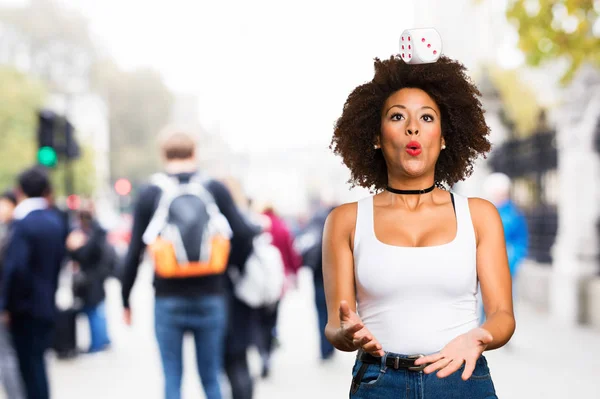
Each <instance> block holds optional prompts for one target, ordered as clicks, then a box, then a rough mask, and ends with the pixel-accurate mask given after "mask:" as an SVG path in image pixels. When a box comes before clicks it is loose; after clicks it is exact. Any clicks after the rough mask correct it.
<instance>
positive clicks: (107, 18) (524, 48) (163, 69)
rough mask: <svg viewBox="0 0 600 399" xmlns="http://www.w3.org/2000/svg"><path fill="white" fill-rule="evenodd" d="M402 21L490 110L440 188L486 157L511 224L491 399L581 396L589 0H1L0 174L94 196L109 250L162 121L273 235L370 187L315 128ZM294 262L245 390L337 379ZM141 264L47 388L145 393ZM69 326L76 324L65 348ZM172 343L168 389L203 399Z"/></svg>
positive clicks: (597, 296) (591, 163) (598, 13)
mask: <svg viewBox="0 0 600 399" xmlns="http://www.w3.org/2000/svg"><path fill="white" fill-rule="evenodd" d="M412 27H435V28H436V29H437V30H438V31H439V32H440V34H441V36H442V39H443V44H444V50H443V53H444V54H445V55H447V56H449V57H451V58H455V59H458V60H460V61H461V62H463V63H464V64H465V65H466V67H467V68H468V70H469V74H470V76H472V78H473V80H474V81H475V82H476V83H477V85H478V86H479V88H480V90H481V92H482V103H483V104H484V107H485V109H486V117H487V120H488V124H489V126H490V127H491V141H492V144H493V150H492V152H491V154H490V155H489V157H488V158H487V159H480V160H479V161H478V163H477V165H476V167H475V172H474V173H473V175H472V176H471V177H470V178H469V179H468V180H466V181H464V182H461V183H459V184H457V185H456V186H455V187H454V188H453V189H454V191H456V192H458V193H461V194H463V195H468V196H484V195H485V193H484V191H483V185H484V181H485V179H486V177H487V176H488V175H489V174H491V173H493V172H501V173H504V174H506V175H507V176H509V177H510V178H511V180H512V190H511V198H512V200H513V201H514V203H515V204H516V205H517V206H518V207H519V208H520V209H521V211H522V212H523V214H524V216H525V218H526V221H527V227H528V231H529V247H528V256H527V259H526V260H525V261H524V262H523V265H522V267H521V270H520V271H519V275H518V279H516V283H517V286H516V287H517V288H516V290H515V291H516V295H517V299H516V312H517V313H516V314H517V332H516V334H515V337H514V339H513V341H512V343H511V345H510V346H509V347H508V348H503V349H500V350H498V351H494V352H491V353H489V355H488V360H489V362H490V367H491V369H492V374H493V376H494V379H495V384H496V388H497V391H498V395H499V397H502V398H534V397H536V398H537V397H540V398H542V397H543V398H555V397H556V398H558V397H564V396H565V395H567V394H570V395H572V396H574V397H575V396H577V397H587V398H592V397H600V385H599V384H598V382H597V376H598V375H599V374H600V359H599V358H598V354H600V238H599V237H600V1H599V0H562V1H561V0H479V1H476V0H453V1H445V0H444V1H442V0H414V1H411V0H395V1H391V0H390V1H388V0H380V1H370V2H364V1H348V0H346V1H341V0H340V1H338V0H335V1H333V0H332V1H326V2H324V1H314V0H308V1H303V2H282V1H274V0H273V1H270V0H255V1H252V2H247V1H237V0H229V1H219V2H217V1H195V2H191V1H184V0H171V1H168V2H166V1H152V2H150V1H141V0H120V1H116V0H105V1H92V0H30V1H20V0H0V137H1V138H2V145H1V146H0V190H4V189H8V188H11V187H12V186H14V182H15V177H16V176H17V174H18V173H19V172H20V171H21V170H23V169H24V168H26V167H29V166H31V165H33V164H36V163H37V164H41V165H43V166H45V167H47V168H48V169H49V170H50V173H51V176H52V181H53V185H54V189H55V197H56V201H57V204H58V205H59V207H61V208H62V209H65V210H67V209H70V210H72V211H76V210H77V209H78V208H79V207H81V204H82V203H85V202H86V201H89V200H93V202H94V204H95V206H94V208H95V212H96V216H97V218H98V220H99V221H100V223H101V224H102V225H103V226H104V227H105V228H106V229H107V230H109V240H110V242H111V243H112V244H113V245H114V246H115V247H116V248H117V251H118V253H119V254H123V253H124V251H125V250H126V248H127V244H128V235H129V233H130V228H131V211H132V205H133V200H134V199H135V195H136V192H137V190H138V189H139V187H140V186H141V185H142V184H144V183H145V182H146V181H147V178H148V176H149V175H150V174H152V173H154V172H157V171H159V170H160V169H161V163H160V158H159V152H158V149H157V141H156V139H157V135H158V132H159V131H160V129H161V128H162V127H163V126H164V125H167V124H175V125H177V126H183V127H185V128H186V129H188V130H189V131H191V132H193V133H194V134H196V135H197V137H198V158H199V163H200V165H199V166H200V168H201V170H204V171H207V172H208V173H210V174H211V175H213V176H215V177H217V178H220V179H222V180H223V181H226V182H227V183H228V186H229V187H230V189H231V190H232V192H233V193H234V194H235V197H236V198H237V199H238V200H239V205H240V207H242V208H243V207H245V200H244V198H246V197H250V198H252V199H253V200H254V201H256V202H258V203H269V204H272V205H273V207H274V208H275V209H277V210H278V213H279V214H280V215H281V216H282V217H283V218H284V220H285V221H286V223H287V224H288V226H289V229H290V231H291V232H292V234H294V232H297V231H299V230H300V229H301V228H302V226H303V225H305V224H306V222H307V221H308V220H309V219H310V218H311V217H312V215H313V214H314V212H315V210H316V207H317V205H318V204H319V203H329V204H340V203H344V202H349V201H355V200H357V199H359V198H361V197H364V196H366V195H368V194H369V193H368V191H366V190H363V189H359V188H350V186H349V185H348V184H347V180H348V179H349V172H348V170H347V169H346V168H345V166H343V165H342V163H341V160H340V159H339V158H337V157H335V156H334V155H333V154H332V153H331V151H330V150H329V148H328V146H329V143H330V140H331V136H332V130H333V124H334V122H335V120H336V118H337V117H339V115H340V114H341V111H342V106H343V104H344V101H345V99H346V97H347V96H348V94H349V93H350V92H351V91H352V89H353V88H354V87H356V86H357V85H359V84H361V83H363V82H366V81H368V80H370V79H371V77H372V73H373V58H375V57H380V58H387V57H389V56H390V55H392V54H396V53H397V52H398V40H399V37H400V34H401V33H402V31H403V30H404V29H407V28H412ZM310 274H311V271H310V270H309V269H307V268H304V269H301V271H300V272H299V275H298V283H297V287H296V289H294V290H292V291H290V292H289V294H288V295H286V297H285V298H284V299H283V301H282V304H281V310H280V317H279V321H278V331H279V332H278V341H279V347H278V349H277V350H276V351H275V353H274V367H273V371H272V373H271V374H270V376H269V378H268V379H260V378H258V374H260V370H259V369H260V366H259V364H258V363H259V361H258V358H259V357H258V355H257V354H256V353H254V352H252V353H251V355H250V360H251V369H252V371H253V374H256V375H257V386H256V392H255V397H257V398H276V397H277V398H278V397H286V398H288V397H289V398H296V397H298V398H300V397H306V396H307V395H312V396H314V397H319V398H321V397H346V396H347V392H348V388H349V384H350V379H351V374H350V372H351V366H352V363H353V356H352V354H346V353H336V354H335V356H334V357H333V358H332V359H330V360H329V361H327V362H321V361H320V360H319V355H318V351H319V349H318V347H319V343H318V342H319V334H318V328H317V311H316V309H315V308H314V305H313V302H314V301H313V294H314V288H313V285H312V284H313V283H312V277H311V276H310ZM151 276H152V270H151V267H145V268H143V269H142V272H141V276H140V278H139V281H138V282H137V283H136V286H135V289H134V293H133V299H132V302H133V306H134V307H136V309H139V311H138V312H137V313H138V314H139V318H138V320H137V321H136V323H135V324H134V325H133V326H132V327H131V328H128V327H126V326H125V325H124V324H123V322H122V304H121V300H120V288H119V281H118V279H114V278H111V279H108V280H107V281H106V290H107V300H106V302H107V318H108V325H109V330H110V334H111V337H112V341H113V342H112V347H111V350H110V351H107V352H104V353H101V354H98V355H97V356H85V355H81V356H75V357H73V358H70V359H66V360H65V359H59V358H57V357H56V356H54V355H52V354H49V373H50V377H51V378H50V380H51V389H52V393H53V397H55V398H60V399H69V398H105V397H113V398H126V397H139V398H160V397H161V395H162V373H161V367H160V361H159V357H158V352H157V348H156V343H155V340H154V335H153V327H152V326H153V322H152V317H153V312H152V301H153V295H152V287H151ZM59 291H60V292H59V294H61V293H63V294H64V295H62V296H61V295H58V301H59V302H60V304H61V306H69V305H68V302H69V301H71V300H72V299H69V295H68V293H64V292H63V291H61V290H59ZM86 331H87V324H86V323H84V322H82V321H80V322H79V323H78V334H77V336H78V338H77V339H78V342H79V344H80V345H81V346H85V345H86V342H87V341H86V340H87V339H88V335H89V334H87V332H86ZM191 344H192V343H191V342H186V346H185V362H186V365H187V366H189V367H187V368H186V371H185V377H184V397H185V398H192V397H194V398H197V397H203V396H202V391H201V387H200V384H199V382H198V378H197V377H196V375H197V374H196V371H195V366H194V360H193V350H192V347H191V346H190V345H191ZM251 351H252V349H251ZM300 375H301V376H303V378H302V379H300V378H298V376H300Z"/></svg>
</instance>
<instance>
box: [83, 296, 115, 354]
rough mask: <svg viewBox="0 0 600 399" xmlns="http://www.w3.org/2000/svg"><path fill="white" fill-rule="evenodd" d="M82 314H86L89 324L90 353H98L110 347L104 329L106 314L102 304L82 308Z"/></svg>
mask: <svg viewBox="0 0 600 399" xmlns="http://www.w3.org/2000/svg"><path fill="white" fill-rule="evenodd" d="M83 312H84V313H85V314H86V316H87V318H88V321H89V323H90V337H91V340H90V341H91V343H90V349H89V351H90V352H98V351H101V350H102V349H105V348H106V347H107V346H108V345H110V339H109V338H108V331H107V327H106V312H105V306H104V302H101V303H99V304H98V305H96V306H90V307H84V308H83Z"/></svg>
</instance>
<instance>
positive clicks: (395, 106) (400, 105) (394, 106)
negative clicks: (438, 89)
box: [385, 104, 439, 116]
mask: <svg viewBox="0 0 600 399" xmlns="http://www.w3.org/2000/svg"><path fill="white" fill-rule="evenodd" d="M392 108H401V109H406V107H405V106H404V105H402V104H396V105H392V106H391V107H389V108H388V109H387V111H385V114H386V115H387V114H388V112H390V109H392ZM425 108H429V109H430V110H432V111H433V112H435V114H436V115H438V116H439V114H438V113H437V111H436V110H435V109H433V108H432V107H430V106H429V105H425V106H423V107H421V109H425Z"/></svg>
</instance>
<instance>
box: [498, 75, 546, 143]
mask: <svg viewBox="0 0 600 399" xmlns="http://www.w3.org/2000/svg"><path fill="white" fill-rule="evenodd" d="M490 77H491V78H492V80H493V82H494V85H495V86H496V87H497V88H498V91H499V92H500V97H501V98H502V105H503V107H504V111H505V113H506V115H505V116H506V117H507V119H508V121H507V122H509V123H512V124H514V132H515V134H516V135H517V136H519V137H522V136H524V135H527V134H529V133H531V132H533V131H534V130H535V128H536V127H537V123H538V117H539V114H540V111H541V108H540V106H539V104H538V102H537V99H536V96H535V93H534V92H533V90H532V89H531V87H529V86H528V85H527V84H525V83H524V82H523V81H522V80H521V79H520V78H519V71H517V70H514V69H512V70H506V69H500V68H497V67H492V68H490Z"/></svg>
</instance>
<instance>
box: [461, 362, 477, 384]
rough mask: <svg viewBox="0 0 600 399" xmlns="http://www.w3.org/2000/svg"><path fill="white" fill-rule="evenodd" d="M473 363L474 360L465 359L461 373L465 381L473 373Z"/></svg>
mask: <svg viewBox="0 0 600 399" xmlns="http://www.w3.org/2000/svg"><path fill="white" fill-rule="evenodd" d="M475 363H476V362H474V361H469V360H467V361H466V363H465V369H464V370H463V373H462V379H463V381H466V380H468V379H469V378H471V375H473V370H475Z"/></svg>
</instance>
